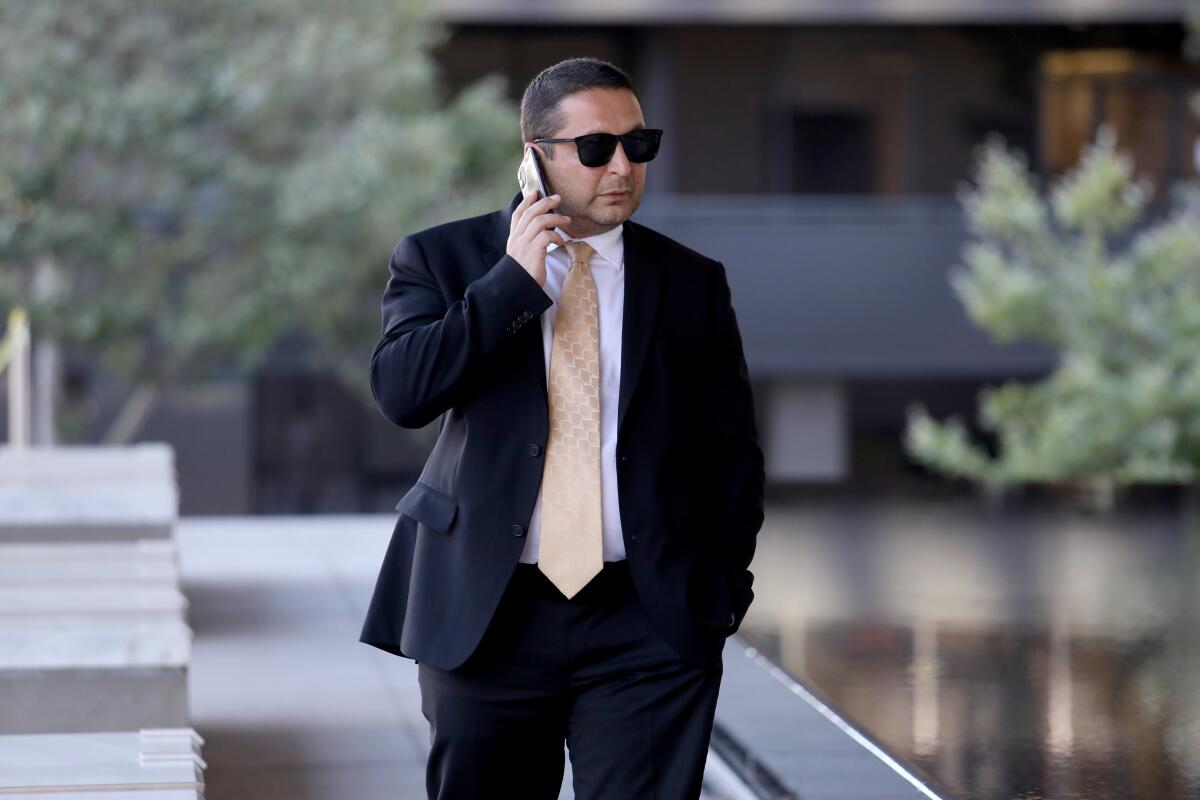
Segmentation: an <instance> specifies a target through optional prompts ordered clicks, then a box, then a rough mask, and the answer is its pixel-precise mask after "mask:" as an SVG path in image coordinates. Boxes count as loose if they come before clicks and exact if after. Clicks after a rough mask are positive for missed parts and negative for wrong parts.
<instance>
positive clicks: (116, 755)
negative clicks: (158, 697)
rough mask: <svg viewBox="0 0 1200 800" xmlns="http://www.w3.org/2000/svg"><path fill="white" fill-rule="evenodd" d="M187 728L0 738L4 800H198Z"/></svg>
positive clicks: (197, 771) (200, 777)
mask: <svg viewBox="0 0 1200 800" xmlns="http://www.w3.org/2000/svg"><path fill="white" fill-rule="evenodd" d="M203 744H204V739H203V738H201V737H200V735H199V734H198V733H196V732H195V731H194V730H192V729H191V728H190V727H178V728H160V729H142V730H136V729H135V730H131V731H104V732H95V733H69V734H37V735H20V736H16V735H9V736H0V796H3V797H4V798H5V800H101V799H103V800H202V798H203V797H204V769H205V767H206V764H205V763H204V759H203V758H202V757H201V753H200V750H201V746H202V745H203Z"/></svg>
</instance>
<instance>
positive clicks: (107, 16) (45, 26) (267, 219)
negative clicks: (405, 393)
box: [0, 0, 520, 439]
mask: <svg viewBox="0 0 1200 800" xmlns="http://www.w3.org/2000/svg"><path fill="white" fill-rule="evenodd" d="M445 35H446V34H445V32H444V31H443V30H441V29H440V28H439V27H437V26H436V25H434V24H433V23H431V22H430V20H429V17H428V15H427V12H426V9H425V8H424V6H423V5H422V4H421V3H420V2H414V1H413V0H350V1H349V2H345V3H337V4H334V3H322V2H315V0H256V2H254V3H243V2H240V1H239V0H159V2H155V3H152V4H146V3H142V2H138V0H102V1H101V2H96V3H92V4H89V5H88V11H87V13H86V14H82V13H80V8H79V6H78V4H76V3H72V2H69V0H44V1H43V2H38V3H3V4H0V74H3V76H4V79H3V80H2V81H0V107H2V108H4V109H5V113H4V114H2V115H0V311H3V310H5V309H7V308H10V307H13V306H24V307H26V308H28V309H29V312H30V317H31V322H32V328H33V331H34V335H35V337H36V338H38V339H39V340H41V341H42V342H43V343H45V342H51V343H53V344H54V345H55V346H57V347H61V348H64V349H69V348H79V349H81V350H82V349H86V351H87V353H88V355H89V357H90V358H92V359H96V360H98V362H99V364H100V365H101V366H102V367H103V368H104V369H106V370H108V371H110V372H111V373H112V374H114V375H115V376H117V377H118V378H119V379H122V380H124V381H127V382H128V383H129V386H130V387H131V389H132V390H131V393H130V397H131V398H141V402H140V406H141V409H142V410H141V413H140V415H138V416H139V417H144V415H145V412H146V410H148V408H149V406H150V405H152V402H153V399H154V398H155V397H157V396H158V395H159V394H160V393H161V392H162V391H163V390H165V389H166V388H167V387H169V386H175V385H193V384H198V383H201V382H204V381H206V380H209V379H211V378H213V377H216V376H231V375H244V374H246V373H248V372H250V371H252V370H254V369H255V367H256V366H258V365H259V364H261V363H262V361H263V359H264V358H265V357H266V355H267V354H268V353H269V352H270V349H271V347H272V345H274V344H275V343H277V342H279V341H280V340H281V338H282V337H283V336H285V335H286V334H289V333H297V332H298V333H300V334H301V335H302V336H303V337H306V341H307V343H308V344H309V345H310V346H309V348H308V352H309V354H310V358H311V359H312V360H313V362H314V364H313V366H315V367H323V368H328V369H330V370H331V371H332V372H333V373H334V374H336V375H338V376H339V378H341V379H342V382H344V383H345V385H346V386H347V388H348V389H349V390H350V391H352V392H354V393H355V394H357V395H359V396H362V397H364V399H366V400H367V401H369V399H370V397H369V389H368V388H367V386H368V383H367V380H366V368H367V362H368V358H369V355H370V351H371V348H372V347H373V345H374V343H375V341H376V340H377V339H378V336H379V332H380V318H379V297H380V295H381V293H382V291H383V288H384V284H385V281H386V278H387V261H388V258H389V256H390V254H391V251H392V248H393V246H394V245H395V243H396V242H397V241H398V239H399V238H400V237H401V236H403V235H404V234H406V233H408V232H411V231H413V230H416V229H419V228H421V227H424V226H427V225H431V224H434V223H436V222H440V221H444V220H446V219H451V218H455V217H461V216H467V215H471V214H476V213H482V212H484V211H488V210H492V209H494V208H496V207H498V206H501V205H503V204H504V203H505V202H507V200H508V199H509V197H511V195H512V192H513V191H515V183H514V178H513V172H514V170H515V167H516V156H515V155H514V154H519V148H520V136H519V131H518V124H517V111H516V109H515V108H514V107H513V105H512V103H511V102H510V101H508V100H507V99H506V98H505V94H504V86H503V85H502V84H501V83H500V82H499V80H498V79H494V78H485V79H483V80H481V81H479V82H477V83H475V84H473V85H471V86H469V87H468V88H467V89H465V90H464V91H462V92H460V93H458V94H457V95H456V96H454V97H446V96H444V94H445V93H444V91H443V90H442V88H441V86H440V84H439V80H438V76H437V75H436V74H435V69H434V62H433V61H432V59H431V57H430V50H431V49H432V48H434V47H436V46H437V45H438V44H439V43H440V42H441V41H442V40H443V38H444V36H445ZM147 400H149V401H150V402H147ZM136 429H137V424H136V420H134V421H133V423H132V424H130V420H128V419H126V420H125V425H124V432H123V434H122V436H121V437H120V438H125V439H128V438H131V437H132V436H133V435H134V434H135V433H136Z"/></svg>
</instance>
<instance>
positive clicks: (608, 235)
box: [546, 224, 625, 269]
mask: <svg viewBox="0 0 1200 800" xmlns="http://www.w3.org/2000/svg"><path fill="white" fill-rule="evenodd" d="M554 230H555V231H556V232H557V233H558V235H559V236H562V237H563V238H564V239H566V240H567V241H568V242H570V241H580V242H587V243H588V244H590V245H591V246H592V249H593V250H595V251H596V254H597V255H599V256H600V257H601V258H603V259H604V260H605V261H607V262H608V263H610V264H612V265H613V266H615V267H616V268H617V269H621V268H622V267H624V266H625V236H624V231H625V226H624V224H621V225H617V226H616V227H615V228H611V229H609V230H607V231H604V232H603V233H597V234H595V235H594V236H584V237H583V238H582V239H577V240H576V239H572V238H571V237H570V236H568V235H567V234H566V232H564V231H563V229H562V228H555V229H554ZM556 247H558V245H557V244H555V243H551V244H550V245H549V246H548V247H547V248H546V252H547V253H548V252H550V251H551V250H553V249H555V248H556Z"/></svg>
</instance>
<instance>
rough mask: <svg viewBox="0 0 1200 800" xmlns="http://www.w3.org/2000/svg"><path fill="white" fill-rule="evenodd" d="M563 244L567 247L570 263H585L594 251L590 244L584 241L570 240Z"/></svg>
mask: <svg viewBox="0 0 1200 800" xmlns="http://www.w3.org/2000/svg"><path fill="white" fill-rule="evenodd" d="M563 246H564V247H566V248H567V254H568V255H570V256H571V263H572V264H584V265H586V264H587V263H588V260H589V259H591V257H592V253H594V252H596V251H595V249H594V248H593V247H592V246H591V245H590V244H588V243H587V242H584V241H570V242H567V243H566V244H565V245H563Z"/></svg>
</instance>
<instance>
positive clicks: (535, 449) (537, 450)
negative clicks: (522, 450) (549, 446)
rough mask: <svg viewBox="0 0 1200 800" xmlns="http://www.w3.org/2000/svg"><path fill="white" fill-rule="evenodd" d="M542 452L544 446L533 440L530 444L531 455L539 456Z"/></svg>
mask: <svg viewBox="0 0 1200 800" xmlns="http://www.w3.org/2000/svg"><path fill="white" fill-rule="evenodd" d="M541 454H542V446H541V445H540V444H538V443H537V442H531V443H530V445H529V455H531V456H533V457H534V458H537V457H538V456H540V455H541Z"/></svg>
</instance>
